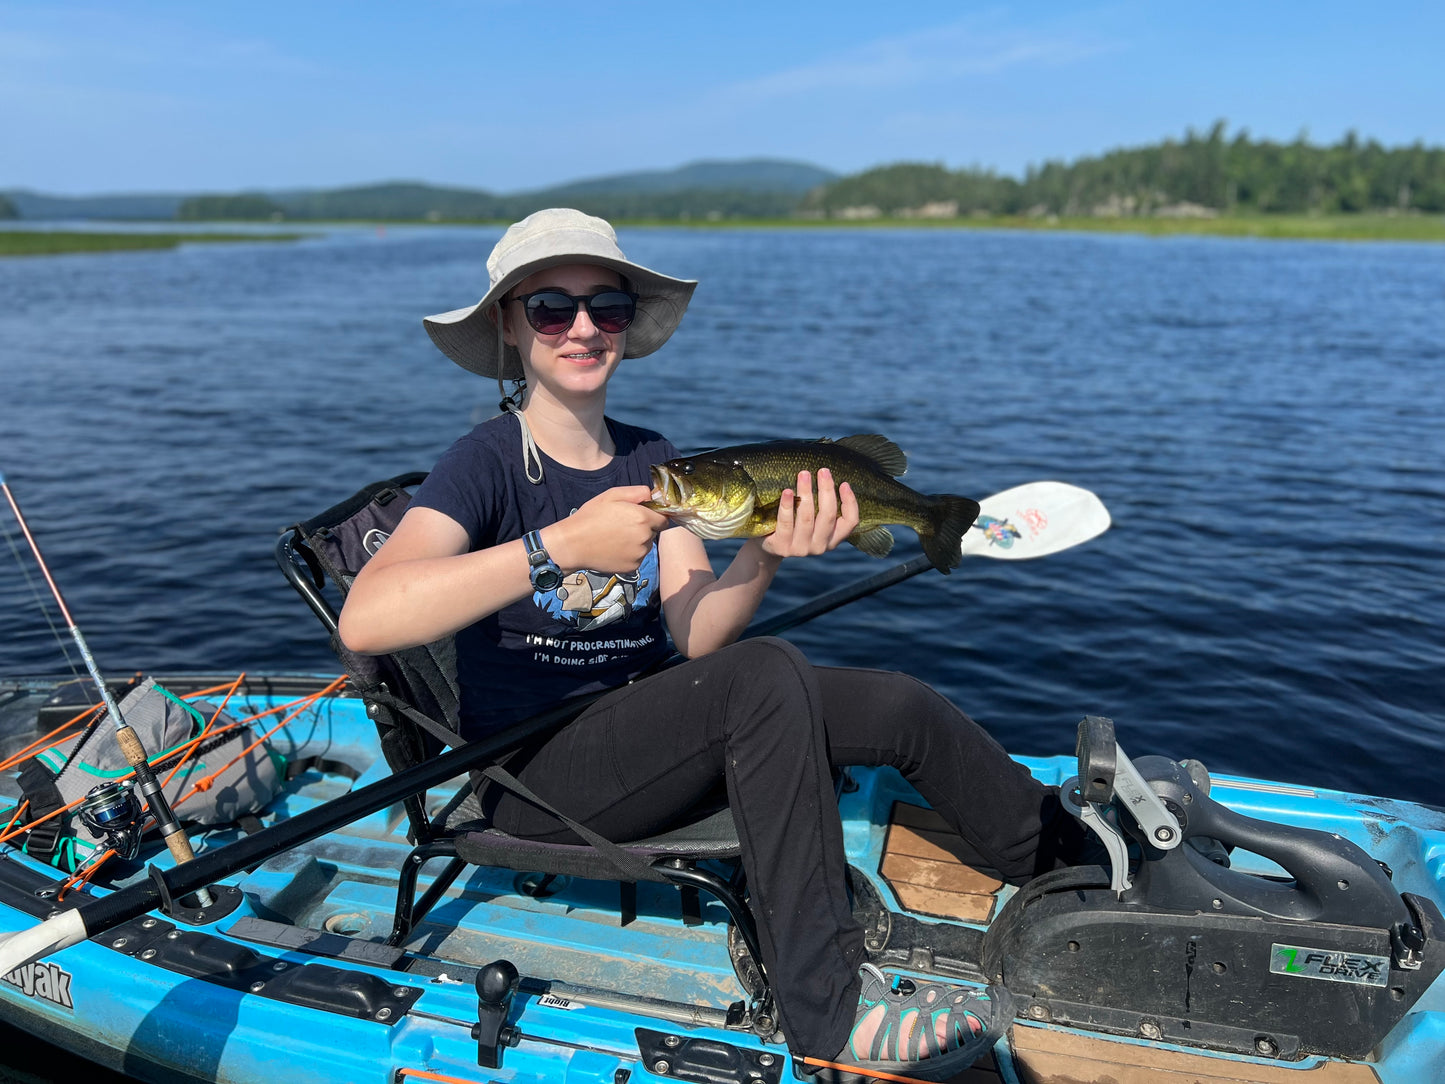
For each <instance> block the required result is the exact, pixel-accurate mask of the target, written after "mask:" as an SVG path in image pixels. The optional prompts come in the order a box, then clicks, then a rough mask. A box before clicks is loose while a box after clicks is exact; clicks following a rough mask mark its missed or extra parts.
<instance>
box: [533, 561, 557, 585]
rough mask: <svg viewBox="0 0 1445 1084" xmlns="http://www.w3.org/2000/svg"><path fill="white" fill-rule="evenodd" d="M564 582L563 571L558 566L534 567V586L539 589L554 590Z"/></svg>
mask: <svg viewBox="0 0 1445 1084" xmlns="http://www.w3.org/2000/svg"><path fill="white" fill-rule="evenodd" d="M561 582H562V573H561V571H560V570H559V569H557V568H556V567H551V568H549V567H546V566H543V567H542V568H534V569H533V570H532V586H533V587H535V588H536V589H537V590H538V591H552V590H554V589H556V587H557V586H558V584H560V583H561Z"/></svg>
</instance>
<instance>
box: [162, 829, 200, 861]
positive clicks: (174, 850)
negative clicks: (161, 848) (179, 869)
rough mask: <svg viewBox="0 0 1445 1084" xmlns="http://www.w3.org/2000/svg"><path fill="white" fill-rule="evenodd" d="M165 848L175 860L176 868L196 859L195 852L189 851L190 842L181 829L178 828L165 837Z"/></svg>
mask: <svg viewBox="0 0 1445 1084" xmlns="http://www.w3.org/2000/svg"><path fill="white" fill-rule="evenodd" d="M166 847H167V848H168V849H169V850H170V852H171V857H172V858H174V859H175V860H176V865H178V866H180V865H184V864H185V863H187V862H189V861H191V860H192V859H194V858H195V857H196V854H195V852H194V851H192V850H191V841H190V840H189V839H188V838H186V832H185V829H183V828H179V827H178V828H176V830H175V831H174V832H171V833H169V834H168V835H167V836H166Z"/></svg>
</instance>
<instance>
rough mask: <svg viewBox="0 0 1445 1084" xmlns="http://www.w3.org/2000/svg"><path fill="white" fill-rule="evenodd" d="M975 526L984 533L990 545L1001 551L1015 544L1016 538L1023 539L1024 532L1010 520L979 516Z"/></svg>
mask: <svg viewBox="0 0 1445 1084" xmlns="http://www.w3.org/2000/svg"><path fill="white" fill-rule="evenodd" d="M974 526H975V527H977V528H978V529H979V530H981V531H982V532H983V534H984V537H985V538H987V539H988V543H989V545H991V546H998V547H999V548H1000V549H1008V548H1009V547H1010V546H1012V545H1013V544H1014V539H1015V538H1022V537H1023V532H1022V531H1020V530H1019V529H1018V528H1017V527H1015V526H1014V525H1013V524H1012V523H1010V522H1009V521H1008V520H1006V519H995V518H994V517H993V516H979V517H978V519H977V521H976V522H975V523H974Z"/></svg>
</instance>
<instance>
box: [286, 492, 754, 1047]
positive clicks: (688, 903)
mask: <svg viewBox="0 0 1445 1084" xmlns="http://www.w3.org/2000/svg"><path fill="white" fill-rule="evenodd" d="M425 478H426V474H425V473H422V472H411V473H408V474H401V475H397V476H396V477H394V478H389V479H383V480H381V481H378V482H374V483H372V484H371V485H368V486H365V487H363V488H362V489H361V490H359V491H358V492H357V493H356V494H354V495H353V496H352V497H350V498H348V499H347V500H345V501H342V502H340V503H338V504H336V505H333V506H332V507H331V508H329V509H327V510H326V511H324V512H322V513H320V514H319V515H317V516H314V517H312V518H311V519H309V520H305V521H302V522H299V523H295V524H292V525H291V526H289V527H286V528H284V529H283V530H282V531H281V534H280V537H279V538H278V539H277V542H276V546H275V557H276V563H277V564H278V565H279V566H280V568H281V571H282V573H283V574H284V575H285V577H286V580H287V582H288V583H290V584H291V586H292V588H294V589H295V591H296V592H297V594H299V595H300V596H301V598H302V599H303V600H304V601H305V602H306V605H307V607H308V608H309V609H310V610H311V612H312V614H313V615H315V617H316V618H317V619H318V620H319V621H320V622H321V625H322V627H323V628H325V629H326V631H327V633H328V635H329V636H330V640H331V646H332V649H333V650H334V651H335V652H336V653H337V655H338V657H339V658H340V659H341V661H342V663H343V665H345V667H346V669H347V672H348V674H349V675H350V677H351V681H352V684H353V686H354V687H355V688H356V691H357V693H358V694H359V695H360V697H361V700H362V702H363V704H364V705H365V708H366V712H367V715H368V716H369V717H370V718H371V719H372V720H373V721H374V722H375V723H376V725H377V729H378V732H379V734H380V735H381V738H382V749H383V754H384V755H385V756H386V758H387V762H388V764H389V765H390V766H391V768H392V770H393V771H397V770H400V769H402V768H406V767H410V766H411V765H412V764H414V763H419V762H420V760H421V759H422V758H423V757H424V756H425V755H426V754H427V753H428V752H435V751H436V750H437V749H438V748H440V746H441V743H442V742H443V741H445V742H446V743H447V744H453V745H455V744H460V742H461V739H460V737H459V735H458V734H457V720H456V718H455V717H453V714H452V711H451V710H449V708H448V710H446V711H445V714H446V715H447V716H448V718H446V719H445V720H444V721H443V720H437V719H435V718H434V717H432V716H429V715H427V714H425V713H423V712H422V711H421V710H420V709H419V708H417V707H416V706H415V705H413V704H411V703H409V693H410V690H408V689H406V688H404V687H402V688H392V687H391V686H392V685H393V684H395V685H398V686H404V685H405V683H406V682H405V677H404V675H405V672H406V671H405V668H404V667H402V666H401V664H400V663H399V662H398V661H397V660H396V659H395V658H394V657H393V656H380V657H377V658H376V659H373V658H371V657H368V656H359V655H357V654H355V653H353V652H351V651H349V650H348V649H347V648H346V647H345V645H343V644H342V642H341V639H340V633H339V623H338V622H339V619H338V613H337V610H336V608H335V607H334V606H333V605H332V604H331V601H330V600H329V599H328V598H327V597H326V594H325V591H326V585H327V582H328V581H329V582H330V584H331V586H332V587H333V589H334V590H336V591H337V592H339V593H340V594H341V595H342V597H343V598H344V597H345V594H346V591H347V590H348V588H349V586H350V577H351V576H354V573H355V571H358V570H359V568H358V569H355V570H348V569H345V568H339V567H338V566H337V562H336V560H335V559H333V557H332V556H328V555H326V554H325V553H323V552H320V551H319V547H318V545H317V542H318V540H324V539H327V538H330V537H334V532H335V529H336V528H338V527H340V526H343V525H345V524H347V523H348V521H351V520H352V519H353V517H358V516H359V515H361V514H363V513H365V515H366V517H367V518H368V519H369V520H375V519H376V517H377V516H378V515H381V516H382V517H383V518H382V522H390V524H391V526H392V527H394V526H395V523H396V522H397V521H399V520H400V518H401V513H402V512H403V511H404V510H405V505H406V503H407V500H406V499H402V500H401V501H400V503H399V504H397V505H396V506H395V507H394V508H392V507H391V506H392V504H393V502H395V501H397V499H398V498H399V497H400V498H409V494H408V492H407V491H408V490H409V489H410V488H412V487H414V486H417V485H419V484H420V483H421V482H422V481H423V480H425ZM385 509H390V511H389V512H386V511H382V510H385ZM447 641H448V643H447V644H446V647H447V648H450V643H449V641H450V638H449V637H448V638H447ZM413 650H418V649H413ZM442 672H443V675H444V676H445V677H446V679H447V681H448V682H449V683H450V684H451V685H452V686H453V691H454V686H455V682H454V679H453V678H452V677H451V676H450V675H447V674H445V669H444V668H442ZM388 677H389V678H391V680H390V681H388V680H387V679H388ZM432 698H433V699H437V697H436V696H435V695H433V697H432ZM441 699H443V700H445V697H444V696H443V697H442V698H441ZM443 706H444V707H448V706H447V705H445V704H444V705H443ZM578 710H579V711H580V710H581V706H580V705H579V708H578ZM559 725H560V724H559ZM533 729H534V727H532V726H529V721H524V722H522V723H519V724H517V726H516V730H517V731H518V732H519V743H520V740H521V735H525V734H530V733H531V732H532V730H533ZM494 772H495V773H497V774H493V773H494ZM483 774H485V775H488V776H489V778H491V779H493V780H494V781H495V782H498V783H499V784H501V785H502V786H504V787H507V788H508V789H511V790H514V791H518V792H519V793H522V792H524V791H525V788H523V787H521V784H520V783H518V782H517V781H516V780H514V779H511V777H510V776H508V775H507V774H506V773H505V772H504V771H501V769H500V768H499V767H495V766H494V767H493V768H489V769H488V770H487V771H486V772H484V773H483ZM508 780H510V783H509V782H508ZM468 790H469V788H466V787H464V788H463V790H462V791H459V792H458V794H457V795H455V796H454V798H453V800H452V801H450V802H448V803H447V805H446V807H445V808H444V809H443V810H442V811H441V812H440V813H439V814H438V815H437V816H436V817H434V818H433V817H429V816H428V815H427V813H426V796H425V792H422V793H419V794H414V795H412V796H410V797H409V798H407V799H406V800H405V801H404V803H403V806H404V809H405V812H406V815H407V820H408V826H409V831H408V836H409V838H410V839H411V840H412V842H413V844H414V846H413V849H412V851H411V852H410V854H409V855H408V856H407V858H406V859H405V860H404V862H403V863H402V868H401V869H400V871H399V873H398V883H397V899H396V907H395V911H394V915H393V923H392V929H391V933H390V934H389V936H388V937H387V939H386V944H387V945H389V946H393V947H399V946H401V945H402V944H403V943H404V942H405V941H406V940H407V938H408V937H409V936H410V935H411V933H412V931H413V930H414V929H415V928H416V926H417V925H418V924H419V923H420V922H421V921H422V920H423V919H424V918H425V917H426V915H427V914H428V913H429V912H430V911H431V909H432V908H433V907H434V906H436V905H437V904H438V903H439V902H440V901H441V900H442V899H443V898H444V897H445V895H446V893H447V891H448V889H450V888H451V886H452V885H453V884H454V883H455V881H456V879H457V877H459V876H460V875H461V873H462V871H463V870H464V869H465V868H466V867H467V866H468V865H473V864H482V865H485V864H490V863H488V862H477V861H475V860H468V859H467V858H466V857H464V856H463V855H462V854H461V853H459V851H458V846H457V842H458V836H459V835H461V836H465V837H467V838H468V839H469V840H470V841H471V843H472V846H470V847H468V848H466V849H473V850H479V851H480V853H481V854H483V855H488V854H489V853H490V852H492V851H495V850H496V849H497V847H491V846H489V844H497V845H499V846H501V847H502V848H503V849H505V850H506V851H508V852H510V854H509V855H508V857H509V858H510V857H513V856H515V857H517V858H526V859H527V862H526V865H527V866H528V868H526V869H518V865H520V864H521V863H519V862H518V863H514V862H510V861H509V862H508V863H507V865H506V866H504V868H510V869H517V871H518V872H520V873H541V874H544V875H550V874H558V873H562V874H566V873H568V872H569V871H573V872H572V875H577V876H584V877H589V878H592V879H598V880H614V881H617V882H618V884H619V886H620V892H621V898H620V903H619V917H620V921H621V924H622V925H624V926H625V925H627V924H628V923H629V922H630V921H632V920H633V919H635V918H636V913H637V905H636V900H637V894H636V893H637V887H636V886H637V883H638V882H639V881H641V880H647V881H654V882H662V883H667V884H672V885H674V886H676V887H677V888H678V889H679V891H680V895H681V911H682V917H683V921H684V922H685V923H686V924H688V925H700V924H701V923H702V916H701V905H700V900H699V895H698V893H699V892H700V891H701V892H706V893H708V894H709V895H710V896H712V897H713V898H714V899H716V900H717V901H718V902H719V903H720V904H721V905H722V906H723V907H724V908H725V910H726V911H727V913H728V916H729V918H730V919H731V921H732V926H733V929H734V930H735V932H736V936H737V939H738V940H739V941H741V945H739V946H737V950H735V951H730V953H729V956H730V958H731V959H732V960H733V964H734V970H735V972H736V974H737V976H738V980H739V982H740V983H741V984H742V985H743V987H744V989H745V990H746V991H747V993H748V995H749V998H750V1000H751V1005H750V1006H749V1009H748V1010H747V1011H745V1012H737V1011H734V1012H731V1013H730V1014H729V1015H730V1017H732V1018H734V1019H737V1020H738V1022H739V1026H740V1027H742V1028H745V1029H750V1030H753V1031H756V1032H758V1033H759V1034H763V1035H767V1034H770V1033H771V1032H772V1031H773V1030H774V1028H775V1024H774V1020H775V1014H774V1012H773V1008H772V1002H773V998H772V992H771V987H770V985H769V983H768V981H767V978H766V976H765V974H764V972H763V968H762V956H761V951H760V944H759V940H758V932H757V924H756V921H755V919H754V917H753V914H752V912H751V911H750V910H749V908H748V906H747V903H746V902H745V900H744V894H745V892H746V878H745V875H744V872H743V868H742V863H741V862H740V861H739V860H738V859H739V856H740V854H741V848H740V845H739V844H738V843H737V837H736V829H735V828H732V826H731V823H730V822H729V823H728V824H727V828H729V829H731V838H730V839H729V840H727V841H726V843H725V844H724V845H723V850H721V851H720V850H719V848H718V847H717V846H716V845H714V846H712V847H707V848H702V849H701V851H699V850H697V849H694V850H693V851H691V852H690V851H689V850H688V848H687V846H686V844H685V843H683V844H679V842H678V840H679V839H682V840H689V839H692V838H694V834H693V830H695V829H696V828H697V827H698V826H699V825H700V824H702V823H704V822H706V821H707V820H708V817H703V818H702V819H701V820H695V821H693V822H691V823H688V824H685V825H682V826H679V827H678V828H677V829H675V830H673V831H670V832H667V833H664V834H662V835H660V836H656V837H653V838H652V839H649V840H641V841H632V842H628V843H623V844H616V843H612V842H611V841H608V840H605V839H603V838H602V837H600V836H597V835H596V833H593V832H591V831H590V830H589V829H587V828H586V827H585V826H583V825H579V824H577V823H576V822H575V821H572V820H571V819H570V818H568V817H567V816H566V815H565V814H563V813H561V812H559V811H557V810H555V809H552V807H550V806H549V805H547V804H546V803H545V802H543V801H541V800H540V799H538V798H537V797H536V796H535V795H530V792H527V793H528V795H529V797H530V799H531V800H533V804H537V805H539V806H541V807H542V808H544V809H546V810H547V811H548V812H551V813H553V814H554V815H555V816H557V817H558V818H559V820H561V821H563V822H564V823H566V824H567V825H568V826H569V827H570V828H572V830H573V831H574V832H575V833H576V834H578V835H579V836H581V837H583V839H585V840H587V842H582V843H578V844H575V845H571V844H563V845H558V844H540V843H533V842H532V841H528V840H523V839H520V838H519V837H515V836H509V835H506V834H505V833H502V832H500V831H498V830H497V829H496V828H493V827H490V826H484V825H483V824H482V823H481V822H468V823H467V824H465V825H461V826H458V827H457V828H455V829H452V828H449V827H448V825H447V820H448V818H449V817H450V816H451V814H452V813H453V812H454V811H455V809H456V807H457V806H458V805H459V804H460V802H461V800H463V799H464V798H465V797H466V794H467V791H468ZM709 816H710V817H714V818H715V817H716V816H717V814H716V812H715V811H714V812H711V813H709ZM559 856H560V857H563V858H565V861H564V862H562V863H561V864H562V865H563V866H564V867H565V868H563V869H561V870H558V869H555V868H553V869H548V868H546V867H547V866H548V865H553V866H555V865H557V864H559V863H558V862H557V861H556V860H557V859H558V858H559ZM437 858H444V859H447V864H446V866H445V867H444V868H443V869H442V871H441V873H440V874H439V875H438V876H437V877H435V878H434V879H433V880H432V882H431V884H430V885H429V886H428V887H427V888H426V890H425V891H424V892H422V893H421V895H420V896H418V895H417V882H418V879H419V877H420V874H421V871H422V869H423V868H424V867H425V866H426V865H427V863H428V862H430V861H432V860H433V859H437ZM549 859H550V860H551V861H549ZM709 860H719V861H723V862H726V863H728V864H729V865H730V866H731V870H730V873H729V875H728V876H726V877H724V876H721V875H719V874H718V873H716V872H714V871H712V870H710V869H706V868H703V867H702V866H701V864H700V863H701V862H704V861H709ZM578 869H581V870H585V871H586V872H582V873H576V872H575V871H576V870H578ZM743 952H746V953H747V954H748V955H749V956H750V957H751V961H750V962H751V963H752V964H754V965H755V966H752V967H749V966H747V964H748V963H749V961H746V960H743V959H741V954H742V953H743ZM745 976H748V977H745ZM754 976H756V978H755V979H754V980H753V981H749V978H751V977H754ZM738 1008H739V1007H738V1006H735V1007H734V1009H735V1010H736V1009H738Z"/></svg>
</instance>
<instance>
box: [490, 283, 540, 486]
mask: <svg viewBox="0 0 1445 1084" xmlns="http://www.w3.org/2000/svg"><path fill="white" fill-rule="evenodd" d="M494 304H495V305H496V306H497V319H496V324H497V391H499V392H500V393H501V396H502V401H501V402H500V403H498V404H497V405H498V406H499V407H501V408H502V410H503V411H504V412H506V413H507V414H513V415H515V416H516V418H517V424H518V425H520V426H521V427H522V470H523V471H524V472H525V473H526V475H527V481H529V482H531V483H532V484H533V485H534V486H539V485H541V484H542V453H541V452H539V451H538V450H537V441H536V440H535V439H534V438H533V436H532V427H531V426H530V425H528V424H527V419H526V417H525V416H523V414H522V393H523V391H525V390H526V387H527V380H526V377H525V376H524V377H523V378H522V379H521V380H518V381H514V383H515V384H516V385H517V387H516V390H514V391H513V392H512V394H510V395H508V394H507V385H506V379H505V377H503V376H502V370H503V368H504V367H505V366H506V363H507V357H506V353H505V351H506V349H507V341H506V339H505V338H504V337H503V332H502V303H501V302H500V301H497V302H494ZM533 468H535V469H536V473H533Z"/></svg>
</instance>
